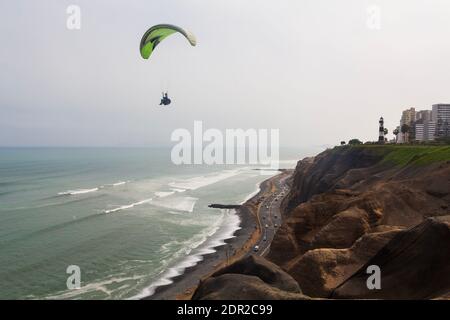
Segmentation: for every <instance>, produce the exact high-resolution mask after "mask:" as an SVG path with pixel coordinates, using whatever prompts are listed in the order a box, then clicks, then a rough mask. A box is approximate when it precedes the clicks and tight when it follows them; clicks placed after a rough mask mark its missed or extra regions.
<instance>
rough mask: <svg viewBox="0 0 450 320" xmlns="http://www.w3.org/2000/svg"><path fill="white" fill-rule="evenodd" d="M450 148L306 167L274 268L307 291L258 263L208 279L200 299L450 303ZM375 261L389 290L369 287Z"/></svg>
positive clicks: (290, 198)
mask: <svg viewBox="0 0 450 320" xmlns="http://www.w3.org/2000/svg"><path fill="white" fill-rule="evenodd" d="M449 150H450V149H449V148H445V147H444V148H441V149H440V150H438V149H433V148H432V147H431V148H428V147H424V148H422V147H408V146H406V147H401V146H400V147H396V146H385V147H384V146H367V147H366V146H362V147H343V148H342V147H341V148H335V149H332V150H327V151H325V152H323V153H321V154H320V155H318V156H316V157H315V158H307V159H304V160H302V161H300V162H299V163H298V164H297V167H296V170H295V172H294V174H293V178H292V180H291V191H290V193H289V194H288V195H287V197H286V198H285V199H283V201H282V211H283V224H282V225H281V227H280V228H279V229H278V231H277V233H276V235H275V237H274V239H273V241H272V243H271V247H270V252H269V254H268V256H267V259H268V260H270V261H271V262H273V264H270V268H269V267H267V268H268V269H270V270H277V274H279V275H283V279H289V281H287V280H286V281H287V282H288V283H290V284H291V285H293V283H294V282H295V283H298V285H299V286H300V287H301V288H302V293H300V292H299V291H296V290H295V285H293V287H292V288H294V291H292V290H291V289H288V288H287V287H286V286H284V285H281V286H280V284H281V283H283V282H284V280H280V279H279V278H273V276H272V277H267V275H266V274H265V272H262V271H261V270H266V269H265V267H262V266H263V265H265V264H266V262H263V260H252V261H243V262H242V263H241V264H236V265H234V266H232V267H229V268H230V269H224V270H225V271H222V272H219V273H217V274H216V275H214V276H213V277H211V278H209V279H207V280H206V281H204V282H203V283H202V284H201V286H200V287H199V291H198V292H199V294H198V297H200V298H207V299H208V298H218V297H219V298H221V297H223V298H224V297H232V295H231V293H232V294H234V295H236V296H242V297H244V298H248V299H253V298H254V299H259V298H262V297H264V295H267V296H269V297H272V298H275V297H277V298H285V299H292V298H295V296H298V298H305V297H306V296H310V297H312V298H328V297H331V298H355V299H360V298H362V299H365V298H381V299H428V298H439V299H446V298H448V297H449V296H450V283H449V281H450V280H449V279H450V277H448V274H449V271H450V269H449V267H450V247H449V246H450V239H449V227H448V226H449V222H448V218H447V216H450V152H449ZM437 153H439V156H437V155H436V154H437ZM253 259H255V258H253ZM255 261H256V262H255ZM274 264H275V265H278V266H280V267H281V269H282V270H285V271H286V272H287V273H285V272H284V271H282V270H281V269H279V268H278V269H276V266H275V265H274ZM372 264H374V265H378V266H379V267H380V268H381V272H382V289H381V290H368V289H367V286H366V280H367V277H368V275H367V274H366V269H367V266H369V265H372ZM255 270H258V272H256V271H255ZM278 272H279V273H278ZM292 281H294V282H292ZM246 288H248V289H246ZM303 294H304V295H305V296H304V295H303Z"/></svg>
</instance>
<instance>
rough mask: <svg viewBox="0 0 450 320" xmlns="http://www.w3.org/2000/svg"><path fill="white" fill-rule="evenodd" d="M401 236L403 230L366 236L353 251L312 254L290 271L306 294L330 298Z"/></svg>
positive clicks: (334, 250)
mask: <svg viewBox="0 0 450 320" xmlns="http://www.w3.org/2000/svg"><path fill="white" fill-rule="evenodd" d="M398 232H400V229H394V230H391V231H384V232H377V233H371V234H366V235H364V236H362V237H361V238H360V239H359V240H358V241H356V242H355V244H354V245H353V246H352V247H351V248H349V249H314V250H310V251H308V252H306V253H305V254H304V255H301V256H300V257H299V259H298V260H294V261H293V262H292V263H291V264H290V265H289V266H288V268H287V270H286V271H287V272H288V273H289V274H291V275H292V276H293V277H294V278H295V279H297V280H298V281H299V282H300V283H301V285H302V289H303V292H304V294H306V295H308V296H312V297H321V298H327V297H329V296H330V294H331V292H332V291H333V289H334V288H336V287H337V286H338V285H339V284H340V283H342V282H343V281H344V280H346V279H347V278H348V277H350V276H351V275H352V274H353V273H355V272H356V271H358V269H360V268H361V267H362V266H363V265H364V264H365V263H366V262H367V261H368V260H369V259H370V258H371V257H372V256H373V255H375V254H376V253H377V252H378V250H380V249H381V248H382V247H383V246H384V245H385V244H386V243H387V242H389V241H390V240H391V239H392V238H393V237H394V235H395V234H397V233H398Z"/></svg>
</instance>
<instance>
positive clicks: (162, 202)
mask: <svg viewBox="0 0 450 320" xmlns="http://www.w3.org/2000/svg"><path fill="white" fill-rule="evenodd" d="M197 200H198V198H193V197H171V198H169V199H166V198H160V199H158V200H155V201H154V202H153V203H152V204H154V205H156V206H159V207H163V208H167V209H171V210H178V211H185V212H193V211H194V207H195V203H196V202H197Z"/></svg>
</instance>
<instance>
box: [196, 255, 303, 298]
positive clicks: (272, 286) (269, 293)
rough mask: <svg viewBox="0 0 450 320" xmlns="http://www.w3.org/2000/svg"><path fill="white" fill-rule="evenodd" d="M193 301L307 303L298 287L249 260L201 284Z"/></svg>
mask: <svg viewBox="0 0 450 320" xmlns="http://www.w3.org/2000/svg"><path fill="white" fill-rule="evenodd" d="M192 299H195V300H199V299H201V300H215V299H218V300H264V299H307V297H306V296H303V294H302V292H301V290H300V287H299V285H298V283H297V282H296V281H295V280H294V279H293V278H292V277H291V276H290V275H288V274H287V273H286V272H284V271H283V270H281V269H280V267H278V266H276V265H275V264H273V263H271V262H269V261H267V260H265V259H263V258H261V257H258V256H254V255H251V256H248V257H247V258H244V259H242V260H239V261H237V262H236V263H234V264H232V265H230V266H228V267H225V268H223V269H221V270H219V271H217V272H216V273H214V274H213V275H212V276H211V277H209V278H208V279H206V280H204V281H202V282H201V283H200V285H199V286H198V288H197V290H196V291H195V293H194V295H193V298H192Z"/></svg>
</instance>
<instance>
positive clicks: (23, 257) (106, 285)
mask: <svg viewBox="0 0 450 320" xmlns="http://www.w3.org/2000/svg"><path fill="white" fill-rule="evenodd" d="M295 155H296V157H291V159H292V160H291V159H287V160H286V161H284V164H285V166H286V167H293V166H294V165H295V161H294V160H293V159H299V158H300V155H298V153H295ZM297 156H298V157H297ZM282 163H283V162H282ZM267 178H268V176H264V175H261V174H260V172H259V171H257V170H254V168H252V167H250V166H236V165H235V166H206V165H204V166H202V165H192V166H185V165H183V166H176V165H173V164H172V163H171V161H170V149H166V148H0V279H1V285H0V299H138V298H142V297H144V296H148V295H151V294H152V293H153V292H154V289H155V288H156V287H157V286H160V285H164V284H169V283H170V282H171V280H170V279H171V278H173V277H174V276H176V275H179V274H182V273H183V271H184V270H185V268H187V267H189V266H192V265H195V264H197V263H198V262H199V261H201V259H202V256H203V255H205V254H207V253H210V252H214V247H217V246H218V245H220V244H222V243H223V241H224V240H225V239H228V238H230V237H232V235H233V233H234V232H235V231H236V230H237V229H238V228H239V222H240V221H239V217H238V216H237V215H236V214H235V213H234V211H232V210H231V211H230V210H220V209H211V208H208V204H210V203H225V204H235V203H242V202H244V201H245V200H246V199H248V198H249V197H250V196H251V195H252V194H254V193H255V192H256V191H257V189H258V185H259V183H260V182H262V181H263V180H265V179H267ZM71 265H75V266H78V267H79V268H80V271H81V288H80V289H75V290H73V289H71V290H69V289H67V285H66V282H67V279H68V277H69V276H70V274H68V273H67V272H66V271H67V268H68V266H71Z"/></svg>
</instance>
